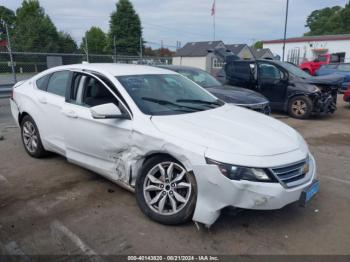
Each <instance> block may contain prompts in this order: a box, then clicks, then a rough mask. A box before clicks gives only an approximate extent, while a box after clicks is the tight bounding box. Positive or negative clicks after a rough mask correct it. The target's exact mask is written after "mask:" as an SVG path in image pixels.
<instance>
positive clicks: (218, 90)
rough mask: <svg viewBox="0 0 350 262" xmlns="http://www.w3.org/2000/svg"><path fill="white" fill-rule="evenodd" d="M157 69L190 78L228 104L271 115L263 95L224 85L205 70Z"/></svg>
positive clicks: (184, 68)
mask: <svg viewBox="0 0 350 262" xmlns="http://www.w3.org/2000/svg"><path fill="white" fill-rule="evenodd" d="M157 67H160V68H165V69H169V70H172V71H175V72H177V73H179V74H181V75H183V76H185V77H187V78H189V79H190V80H192V81H194V82H195V83H197V84H198V85H200V86H201V87H203V88H205V89H206V90H207V91H209V92H210V93H212V94H213V95H214V96H216V97H217V98H220V99H221V100H223V101H225V102H226V103H232V104H235V105H238V106H242V107H245V108H248V109H252V110H254V111H257V112H260V113H264V114H266V115H269V114H270V113H271V109H270V104H269V100H267V99H266V97H264V96H263V95H262V94H259V93H258V92H255V91H253V90H248V89H245V88H241V87H235V86H229V85H222V84H221V83H220V82H219V81H218V80H216V79H215V78H214V77H213V76H211V75H210V74H209V73H207V72H206V71H204V70H201V69H198V68H195V67H189V66H174V65H160V66H157Z"/></svg>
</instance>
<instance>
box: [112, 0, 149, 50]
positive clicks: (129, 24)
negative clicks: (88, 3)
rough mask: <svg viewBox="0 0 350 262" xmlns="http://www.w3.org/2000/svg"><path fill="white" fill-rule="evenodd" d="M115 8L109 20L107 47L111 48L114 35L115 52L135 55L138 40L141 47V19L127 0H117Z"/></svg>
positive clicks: (138, 47) (137, 48) (138, 46)
mask: <svg viewBox="0 0 350 262" xmlns="http://www.w3.org/2000/svg"><path fill="white" fill-rule="evenodd" d="M116 8H117V10H116V11H114V12H113V13H112V14H111V18H110V22H109V26H110V29H109V35H108V38H109V41H108V42H109V48H110V49H111V50H113V48H114V39H113V38H114V37H115V38H116V51H117V54H128V55H137V54H138V53H139V52H140V42H141V45H142V48H143V40H141V41H140V39H142V27H141V20H140V18H139V16H138V14H137V13H136V12H135V10H134V8H133V6H132V4H131V3H130V1H129V0H119V2H118V3H117V4H116Z"/></svg>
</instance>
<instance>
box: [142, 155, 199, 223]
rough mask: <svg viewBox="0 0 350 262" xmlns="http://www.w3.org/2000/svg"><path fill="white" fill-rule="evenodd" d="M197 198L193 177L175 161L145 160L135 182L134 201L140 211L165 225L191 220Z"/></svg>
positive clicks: (160, 157)
mask: <svg viewBox="0 0 350 262" xmlns="http://www.w3.org/2000/svg"><path fill="white" fill-rule="evenodd" d="M196 198H197V185H196V180H195V178H194V176H193V175H192V174H190V173H188V172H187V171H186V169H185V168H184V167H183V166H182V165H181V163H179V162H178V161H176V160H175V159H173V158H171V157H167V156H157V157H153V158H151V159H149V160H147V161H146V162H145V164H144V166H143V167H142V168H141V172H140V175H139V176H138V178H137V180H136V199H137V203H138V205H139V207H140V209H141V210H142V212H143V213H144V214H145V215H146V216H148V217H149V218H151V219H153V220H155V221H157V222H159V223H162V224H166V225H177V224H182V223H185V222H187V221H189V220H190V219H191V218H192V215H193V212H194V208H195V205H196Z"/></svg>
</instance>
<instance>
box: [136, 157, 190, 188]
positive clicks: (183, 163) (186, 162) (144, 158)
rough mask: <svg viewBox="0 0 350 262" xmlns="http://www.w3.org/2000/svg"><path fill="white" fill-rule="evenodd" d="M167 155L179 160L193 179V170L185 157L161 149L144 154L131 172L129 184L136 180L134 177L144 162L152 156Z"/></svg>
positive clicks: (138, 173) (137, 174)
mask: <svg viewBox="0 0 350 262" xmlns="http://www.w3.org/2000/svg"><path fill="white" fill-rule="evenodd" d="M160 156H162V157H169V158H171V159H174V160H175V161H177V162H179V163H180V164H181V165H183V166H184V167H185V169H186V170H187V171H188V172H189V173H190V174H192V175H193V177H194V179H196V176H195V175H194V173H193V170H192V168H191V166H190V162H189V160H188V159H187V158H185V157H179V156H174V155H173V154H171V153H169V152H162V151H158V152H152V153H149V154H146V155H145V156H144V157H143V159H142V160H141V161H140V165H138V167H137V172H135V173H134V174H133V177H130V181H129V184H130V185H134V184H135V182H136V179H137V178H138V177H139V175H140V172H141V170H142V167H143V166H144V165H145V163H146V162H147V161H148V160H150V159H152V158H154V157H160Z"/></svg>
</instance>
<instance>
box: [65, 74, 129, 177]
mask: <svg viewBox="0 0 350 262" xmlns="http://www.w3.org/2000/svg"><path fill="white" fill-rule="evenodd" d="M113 88H115V87H114V86H109V85H107V84H106V83H105V82H103V81H101V79H99V78H98V77H96V76H95V75H93V74H90V73H87V72H74V75H73V80H72V88H71V92H70V94H68V95H67V96H66V103H65V105H64V108H63V117H64V126H65V132H64V139H65V148H66V157H67V159H68V160H69V161H71V162H75V163H78V164H80V165H82V166H85V167H87V168H89V169H91V170H94V171H96V172H98V173H100V174H102V175H105V176H107V177H109V178H110V179H112V180H116V181H117V180H124V182H128V174H130V170H128V167H129V165H128V164H127V163H128V160H129V159H124V158H125V156H128V155H129V154H132V153H133V152H132V151H131V148H130V139H131V130H132V125H133V121H132V120H128V119H94V118H93V117H92V116H91V112H90V108H91V107H93V106H98V105H102V104H106V103H114V104H116V105H117V106H118V107H120V105H121V103H123V102H121V101H120V99H119V98H118V96H117V95H115V94H114V92H112V91H111V90H112V89H113ZM123 105H124V104H123ZM124 106H125V105H124ZM124 108H125V107H124ZM128 113H130V112H128ZM130 115H131V114H130ZM128 150H130V153H129V154H128V153H127V151H128Z"/></svg>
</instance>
